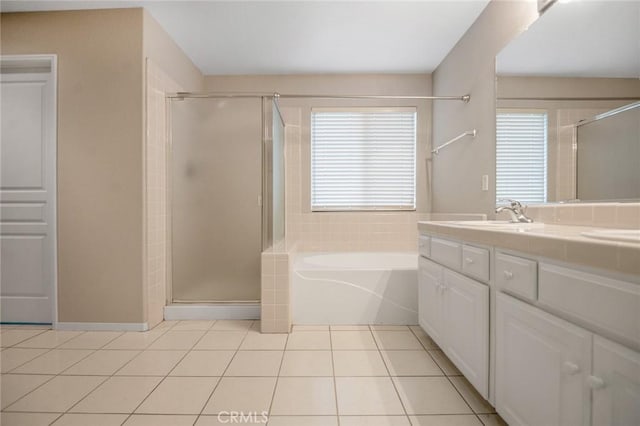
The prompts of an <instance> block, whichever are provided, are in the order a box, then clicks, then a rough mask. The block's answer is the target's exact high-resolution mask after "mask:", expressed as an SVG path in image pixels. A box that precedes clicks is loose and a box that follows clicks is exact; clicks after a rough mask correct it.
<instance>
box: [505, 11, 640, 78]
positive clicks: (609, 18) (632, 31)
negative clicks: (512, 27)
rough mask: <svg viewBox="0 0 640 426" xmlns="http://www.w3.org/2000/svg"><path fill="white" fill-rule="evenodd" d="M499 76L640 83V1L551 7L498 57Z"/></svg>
mask: <svg viewBox="0 0 640 426" xmlns="http://www.w3.org/2000/svg"><path fill="white" fill-rule="evenodd" d="M497 70H498V74H500V75H513V76H518V75H528V76H541V77H618V78H622V77H627V78H638V77H640V1H639V0H631V1H613V0H606V1H602V0H601V1H571V2H567V3H563V2H562V0H561V1H560V2H559V3H556V4H554V5H552V6H551V7H550V8H549V9H548V10H547V11H546V12H545V13H544V14H543V15H542V17H540V19H538V20H537V21H536V22H534V23H533V24H532V25H531V27H530V28H529V29H528V30H527V31H525V32H524V33H523V34H522V35H520V36H519V37H518V38H516V39H515V40H514V41H512V42H511V43H510V44H509V45H508V46H507V47H506V48H504V49H503V50H502V51H501V52H500V54H499V55H498V60H497Z"/></svg>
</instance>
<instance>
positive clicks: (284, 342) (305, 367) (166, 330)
mask: <svg viewBox="0 0 640 426" xmlns="http://www.w3.org/2000/svg"><path fill="white" fill-rule="evenodd" d="M258 330H259V322H257V321H180V322H177V321H174V322H171V321H167V322H164V323H162V324H160V325H159V326H158V327H156V328H155V329H153V330H151V331H148V332H145V333H137V332H126V333H115V332H73V331H53V330H47V329H44V328H37V327H16V326H14V327H4V326H3V327H2V328H1V329H0V343H1V345H2V352H0V358H1V361H0V367H1V372H2V376H1V393H0V400H1V403H2V413H1V414H0V416H1V417H0V424H2V426H40V425H55V426H74V425H77V426H111V425H126V426H144V425H149V426H182V425H185V426H186V425H189V426H194V425H195V426H211V425H223V424H264V422H265V419H263V417H262V415H261V413H262V412H266V413H268V419H269V421H268V423H267V424H268V425H270V426H287V425H295V426H316V425H317V426H333V425H335V426H368V425H371V426H400V425H403V426H407V425H413V426H416V425H420V426H423V425H429V426H439V425H442V426H483V425H485V426H488V425H504V422H502V420H501V419H500V417H499V416H498V415H497V414H495V412H494V410H493V408H492V407H491V406H490V405H489V404H488V403H487V402H486V401H484V400H483V399H482V397H480V396H479V395H478V394H477V392H475V390H474V389H473V388H472V387H471V386H470V385H469V383H468V382H467V381H466V380H465V378H464V377H462V376H461V375H460V372H459V371H458V370H457V369H456V368H455V366H454V365H453V364H452V363H451V361H449V360H448V359H447V357H446V356H445V355H444V353H443V352H442V351H441V350H440V349H439V348H438V347H437V346H436V345H435V344H434V342H433V341H432V340H431V339H430V338H429V336H427V335H426V334H425V333H424V332H423V331H422V330H421V329H420V328H419V327H417V326H411V327H405V326H399V327H394V326H331V327H329V326H296V327H294V330H293V333H291V334H290V335H282V334H260V333H259V332H258ZM231 412H243V413H244V414H245V415H246V414H249V413H256V414H255V416H254V417H252V418H244V419H242V418H235V419H234V418H231V417H229V413H231Z"/></svg>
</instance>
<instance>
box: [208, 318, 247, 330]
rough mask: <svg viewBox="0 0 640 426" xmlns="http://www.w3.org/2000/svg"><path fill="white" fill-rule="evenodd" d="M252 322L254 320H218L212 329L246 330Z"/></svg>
mask: <svg viewBox="0 0 640 426" xmlns="http://www.w3.org/2000/svg"><path fill="white" fill-rule="evenodd" d="M252 324H253V320H218V321H216V322H215V324H213V327H211V330H225V331H246V330H248V329H249V328H251V325H252Z"/></svg>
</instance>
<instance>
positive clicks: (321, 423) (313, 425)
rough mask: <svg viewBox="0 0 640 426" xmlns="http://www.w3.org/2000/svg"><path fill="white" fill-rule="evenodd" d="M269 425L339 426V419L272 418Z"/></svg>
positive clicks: (332, 417) (329, 417)
mask: <svg viewBox="0 0 640 426" xmlns="http://www.w3.org/2000/svg"><path fill="white" fill-rule="evenodd" d="M267 424H268V425H269V426H338V418H337V417H336V416H271V417H269V423H267ZM196 426H198V425H196Z"/></svg>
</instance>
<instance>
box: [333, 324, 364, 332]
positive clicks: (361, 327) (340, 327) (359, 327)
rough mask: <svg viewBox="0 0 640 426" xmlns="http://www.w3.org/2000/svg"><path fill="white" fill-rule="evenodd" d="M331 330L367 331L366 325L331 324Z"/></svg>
mask: <svg viewBox="0 0 640 426" xmlns="http://www.w3.org/2000/svg"><path fill="white" fill-rule="evenodd" d="M329 327H330V328H331V331H369V326H368V325H331V326H329Z"/></svg>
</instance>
